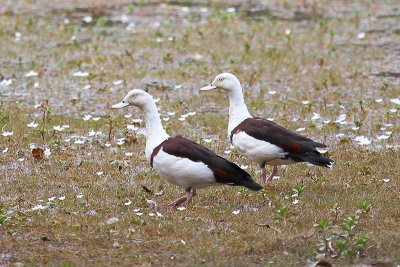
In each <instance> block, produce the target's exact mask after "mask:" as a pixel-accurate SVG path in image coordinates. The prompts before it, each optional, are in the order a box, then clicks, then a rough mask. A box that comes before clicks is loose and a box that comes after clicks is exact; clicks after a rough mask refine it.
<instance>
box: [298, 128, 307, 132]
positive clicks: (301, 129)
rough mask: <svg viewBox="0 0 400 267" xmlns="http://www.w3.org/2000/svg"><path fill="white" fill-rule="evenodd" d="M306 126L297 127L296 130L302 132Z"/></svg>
mask: <svg viewBox="0 0 400 267" xmlns="http://www.w3.org/2000/svg"><path fill="white" fill-rule="evenodd" d="M305 129H306V128H304V127H301V128H297V129H296V132H302V131H304V130H305Z"/></svg>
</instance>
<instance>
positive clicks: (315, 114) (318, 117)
mask: <svg viewBox="0 0 400 267" xmlns="http://www.w3.org/2000/svg"><path fill="white" fill-rule="evenodd" d="M313 114H314V115H313V116H312V117H311V120H318V119H320V118H321V115H319V114H318V113H315V112H313Z"/></svg>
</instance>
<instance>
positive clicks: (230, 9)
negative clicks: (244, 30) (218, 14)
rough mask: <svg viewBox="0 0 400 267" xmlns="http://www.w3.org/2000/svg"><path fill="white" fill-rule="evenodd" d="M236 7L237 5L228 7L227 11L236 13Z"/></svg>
mask: <svg viewBox="0 0 400 267" xmlns="http://www.w3.org/2000/svg"><path fill="white" fill-rule="evenodd" d="M235 11H236V8H235V7H228V8H227V9H225V12H227V13H235Z"/></svg>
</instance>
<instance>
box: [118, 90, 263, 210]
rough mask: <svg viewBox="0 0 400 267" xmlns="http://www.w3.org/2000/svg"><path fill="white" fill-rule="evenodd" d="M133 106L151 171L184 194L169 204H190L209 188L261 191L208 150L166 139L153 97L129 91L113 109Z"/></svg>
mask: <svg viewBox="0 0 400 267" xmlns="http://www.w3.org/2000/svg"><path fill="white" fill-rule="evenodd" d="M130 105H133V106H136V107H138V108H139V109H141V110H142V112H143V113H144V117H145V123H146V150H145V154H146V158H147V160H148V161H149V162H150V165H151V166H152V167H153V168H154V170H155V171H156V172H157V173H159V174H160V175H161V176H162V177H164V178H165V180H167V181H168V182H170V183H171V184H174V185H177V186H180V187H182V188H184V189H185V190H186V192H187V194H186V195H185V196H183V197H180V198H178V199H176V200H175V201H173V202H171V203H170V204H169V206H171V207H176V206H179V205H181V204H182V203H184V202H185V201H186V202H187V203H188V204H190V202H191V201H192V198H193V197H194V196H195V195H196V190H197V189H200V188H204V187H208V186H212V185H219V184H227V185H236V186H244V187H246V188H248V189H250V190H253V191H258V190H261V189H262V187H261V186H260V185H259V184H257V183H256V182H254V181H253V179H252V178H251V176H250V175H249V174H248V173H247V172H245V171H244V170H242V169H241V168H240V167H239V166H237V165H236V164H234V163H232V162H230V161H228V160H226V159H224V158H222V157H219V156H217V155H216V154H214V152H212V151H211V150H209V149H207V148H205V147H204V146H202V145H199V144H197V143H195V142H193V141H191V140H189V139H186V138H184V137H181V136H176V137H170V136H169V135H168V134H167V133H166V132H165V130H164V128H163V126H162V124H161V120H160V116H159V114H158V110H157V107H156V104H155V102H154V100H153V97H152V96H151V95H150V94H148V93H147V92H145V91H143V90H139V89H134V90H132V91H130V92H129V93H128V94H127V95H126V96H125V98H124V99H123V100H122V102H120V103H118V104H116V105H113V106H112V107H113V108H124V107H127V106H130Z"/></svg>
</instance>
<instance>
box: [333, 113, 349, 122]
mask: <svg viewBox="0 0 400 267" xmlns="http://www.w3.org/2000/svg"><path fill="white" fill-rule="evenodd" d="M346 118H347V115H346V114H341V115H339V117H337V118H336V120H335V123H341V122H344V121H345V120H346Z"/></svg>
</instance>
